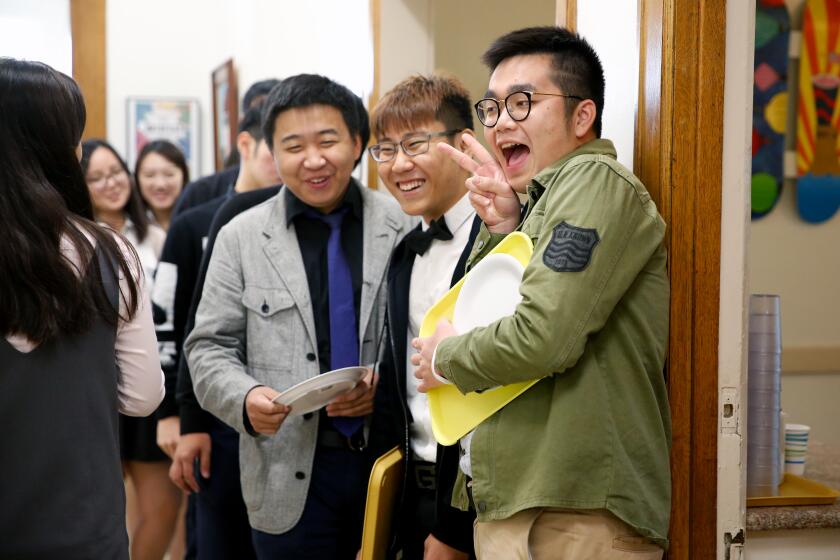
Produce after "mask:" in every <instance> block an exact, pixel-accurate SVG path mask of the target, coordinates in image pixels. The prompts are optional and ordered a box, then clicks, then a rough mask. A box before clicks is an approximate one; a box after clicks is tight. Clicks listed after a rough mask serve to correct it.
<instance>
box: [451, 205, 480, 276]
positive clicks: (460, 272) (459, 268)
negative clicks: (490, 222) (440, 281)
mask: <svg viewBox="0 0 840 560" xmlns="http://www.w3.org/2000/svg"><path fill="white" fill-rule="evenodd" d="M480 229H481V218H480V217H479V216H478V214H476V216H475V218H473V223H472V229H470V238H469V239H468V240H467V244H466V245H465V246H464V250H463V251H462V252H461V256H460V257H459V258H458V264H456V265H455V271H454V272H453V273H452V282H451V283H450V284H449V286H450V287H452V286H454V285H455V284H457V283H458V281H459V280H460V279H461V278H463V277H464V271H465V270H466V268H467V259H468V258H469V256H470V253H471V252H472V246H473V243H475V238H476V237H478V232H479V230H480Z"/></svg>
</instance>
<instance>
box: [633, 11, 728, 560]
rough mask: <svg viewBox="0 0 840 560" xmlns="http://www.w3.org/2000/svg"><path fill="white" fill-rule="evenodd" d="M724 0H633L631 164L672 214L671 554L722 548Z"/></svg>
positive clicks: (704, 554)
mask: <svg viewBox="0 0 840 560" xmlns="http://www.w3.org/2000/svg"><path fill="white" fill-rule="evenodd" d="M725 37H726V0H702V1H698V0H639V48H640V71H639V100H638V106H637V121H636V143H635V154H634V168H635V169H634V170H635V172H636V174H637V175H638V176H639V178H640V179H641V180H642V181H643V182H644V184H645V185H646V186H647V187H648V190H649V191H650V193H651V195H652V196H653V198H654V199H655V200H656V203H657V205H658V207H659V209H660V212H661V213H662V215H663V217H664V218H665V221H666V222H667V224H668V233H667V236H666V239H667V244H668V248H669V274H670V278H671V331H670V341H669V350H668V387H669V399H670V405H671V418H672V424H673V444H672V449H671V474H672V506H671V530H670V539H671V549H670V551H669V557H670V558H680V559H682V558H689V557H690V558H715V555H716V550H717V542H716V541H717V538H716V535H717V531H716V525H717V431H718V324H719V309H720V307H719V306H720V255H721V251H720V244H721V195H722V156H723V79H724V55H725V46H726V45H725Z"/></svg>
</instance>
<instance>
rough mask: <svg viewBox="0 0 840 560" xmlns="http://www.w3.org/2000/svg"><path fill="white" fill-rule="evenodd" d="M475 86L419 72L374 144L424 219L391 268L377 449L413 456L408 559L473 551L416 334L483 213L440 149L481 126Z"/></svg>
mask: <svg viewBox="0 0 840 560" xmlns="http://www.w3.org/2000/svg"><path fill="white" fill-rule="evenodd" d="M469 99H470V97H469V93H468V92H467V91H466V90H465V89H464V87H463V85H461V84H460V82H458V81H457V80H456V79H455V78H451V77H441V76H428V77H426V76H414V77H412V78H409V79H407V80H404V81H403V82H401V83H399V84H398V85H397V86H396V87H394V89H392V90H391V91H390V92H388V93H387V94H386V95H385V96H384V97H383V98H382V100H381V101H380V102H379V103H378V104H377V106H376V110H375V112H374V114H373V116H372V123H371V124H372V126H371V128H372V133H373V135H374V137H375V138H376V141H377V143H376V144H375V145H373V146H371V147H370V153H371V155H372V156H373V158H374V160H376V162H377V163H378V171H379V176H380V178H381V179H382V181H383V182H384V183H385V185H386V186H387V187H388V190H389V191H390V192H391V194H393V195H394V198H396V199H397V201H398V202H399V203H400V206H401V207H402V209H403V211H404V212H405V213H406V214H409V215H410V216H419V217H421V218H422V223H421V224H419V225H418V226H417V227H416V228H415V229H413V230H412V231H411V232H410V233H409V234H408V235H407V236H406V238H405V239H404V240H403V241H402V242H401V243H400V244H399V245H398V246H397V247H396V249H395V250H394V253H393V255H392V257H391V263H390V267H389V270H388V303H387V317H388V319H387V323H388V328H387V334H386V339H385V352H384V356H383V358H382V364H381V366H380V369H379V371H380V383H379V389H378V391H377V394H376V402H375V407H374V422H373V428H372V430H371V433H372V434H373V437H374V438H375V445H374V447H375V451H376V453H379V454H381V453H384V452H386V451H387V450H388V449H390V448H391V447H393V446H394V445H401V446H402V447H403V452H404V454H405V456H406V467H407V468H406V470H405V472H406V476H405V481H404V485H403V490H402V494H401V496H402V503H401V504H399V507H398V508H397V511H399V512H400V513H401V514H400V516H399V519H397V520H396V523H395V526H396V528H395V531H394V533H395V534H394V538H393V540H392V546H391V551H390V552H391V554H396V553H397V552H398V551H399V550H402V553H403V556H402V557H403V558H404V559H406V560H411V559H421V558H450V559H461V558H468V557H470V556H472V554H473V543H472V523H473V519H474V518H475V516H474V515H473V514H472V513H471V512H462V511H460V510H458V509H455V508H453V507H452V506H451V505H450V498H451V488H452V486H453V483H454V480H455V476H456V474H457V469H458V459H459V453H458V446H453V447H449V448H445V447H442V446H440V445H438V444H437V443H436V442H435V440H434V437H433V435H432V429H431V418H430V415H429V406H428V401H427V399H426V395H425V394H424V393H419V392H418V391H417V380H416V379H415V377H414V366H412V365H411V364H410V362H409V356H410V355H411V354H412V353H413V352H408V351H407V350H408V343H409V341H411V340H412V339H413V338H415V337H416V336H418V334H419V330H420V324H421V322H422V320H423V316H424V315H425V313H426V310H427V309H428V308H429V307H431V306H432V305H433V304H434V303H435V302H436V301H437V300H438V299H439V298H440V297H441V296H442V295H443V294H445V293H446V292H447V291H448V290H449V288H450V287H451V285H453V284H454V283H456V282H457V281H458V280H459V279H460V278H461V277H462V276H463V274H464V266H465V263H466V259H467V256H468V255H469V253H470V249H471V247H472V243H473V240H474V239H475V236H476V234H477V233H478V229H479V225H480V224H481V221H480V220H479V219H478V218H477V216H476V214H475V211H474V210H473V208H472V205H471V204H470V200H469V197H468V196H467V189H466V187H465V185H464V182H465V181H466V179H467V178H468V177H469V174H467V173H466V172H464V171H463V170H462V169H461V168H460V167H459V166H458V165H457V164H455V163H454V162H453V161H452V160H451V159H450V158H448V157H447V156H446V154H444V153H443V152H441V151H440V150H439V149H438V148H437V144H439V143H443V142H446V143H451V144H452V145H454V146H456V147H457V146H461V145H463V138H464V137H465V136H467V135H470V136H472V135H473V130H472V126H473V122H472V111H471V106H470V101H469Z"/></svg>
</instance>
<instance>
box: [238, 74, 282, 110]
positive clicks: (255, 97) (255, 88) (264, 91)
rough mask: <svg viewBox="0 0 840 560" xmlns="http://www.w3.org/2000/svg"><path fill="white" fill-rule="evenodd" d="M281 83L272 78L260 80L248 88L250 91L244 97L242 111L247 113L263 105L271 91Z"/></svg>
mask: <svg viewBox="0 0 840 560" xmlns="http://www.w3.org/2000/svg"><path fill="white" fill-rule="evenodd" d="M279 83H280V80H277V79H274V78H270V79H268V80H260V81H259V82H254V83H253V84H251V87H249V88H248V91H246V92H245V95H244V96H243V97H242V110H243V111H247V110H248V109H250V108H252V107H254V106H255V105H257V104H261V103H262V102H263V100H264V99H265V97H266V96H267V95H268V92H270V91H271V89H272V88H273V87H274V86H276V85H277V84H279ZM260 98H262V99H260Z"/></svg>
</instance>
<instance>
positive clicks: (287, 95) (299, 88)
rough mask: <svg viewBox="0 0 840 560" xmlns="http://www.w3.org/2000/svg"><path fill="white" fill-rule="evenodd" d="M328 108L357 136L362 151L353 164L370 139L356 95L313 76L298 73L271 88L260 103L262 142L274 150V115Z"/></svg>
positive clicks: (368, 123)
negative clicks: (310, 108) (261, 107)
mask: <svg viewBox="0 0 840 560" xmlns="http://www.w3.org/2000/svg"><path fill="white" fill-rule="evenodd" d="M310 105H329V106H331V107H335V108H336V109H338V110H339V112H340V113H341V116H342V117H343V118H344V124H345V125H347V130H349V131H350V135H351V136H358V137H359V139H360V140H361V145H362V150H361V152H360V155H359V158H358V159H356V163H355V165H358V164H359V162H360V161H361V160H362V156H363V155H364V153H365V151H364V148H365V146H367V143H368V140H369V139H370V122H369V120H368V113H367V109H365V105H364V103H362V100H361V99H360V98H359V96H358V95H356V94H354V93H353V92H352V91H350V90H349V89H347V88H346V87H344V86H343V85H341V84H339V83H337V82H334V81H332V80H330V79H329V78H327V77H325V76H319V75H317V74H298V75H296V76H290V77H288V78H286V79H285V80H282V81H281V82H280V83H279V84H277V85H276V86H274V88H273V89H272V90H271V93H269V94H268V98H267V99H266V100H265V103H264V104H263V113H262V127H263V135H264V137H265V141H266V142H267V143H268V147H269V148H270V149H272V150H273V149H274V123H275V121H276V120H277V115H279V114H280V113H282V112H283V111H286V110H288V109H295V108H298V107H309V106H310Z"/></svg>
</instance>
